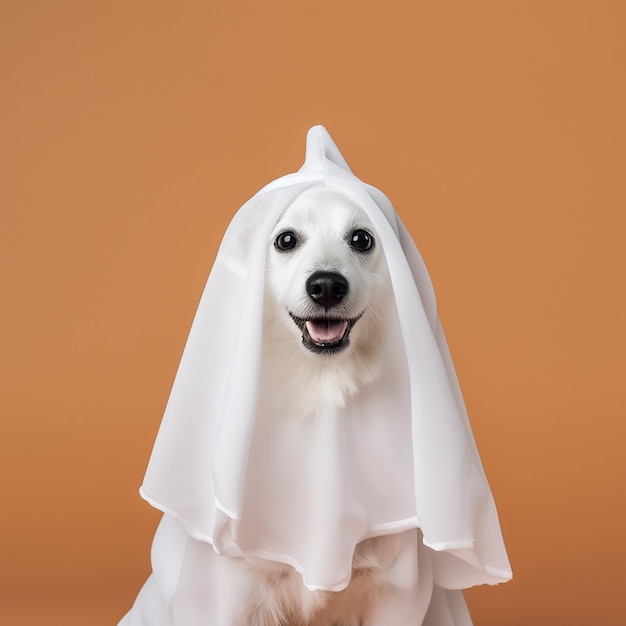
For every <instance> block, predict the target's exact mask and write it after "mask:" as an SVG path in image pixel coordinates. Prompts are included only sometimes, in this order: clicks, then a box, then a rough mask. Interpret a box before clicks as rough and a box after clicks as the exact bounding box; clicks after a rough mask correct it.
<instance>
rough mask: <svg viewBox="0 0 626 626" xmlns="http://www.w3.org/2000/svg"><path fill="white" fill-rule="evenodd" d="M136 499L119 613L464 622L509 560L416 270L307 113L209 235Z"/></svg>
mask: <svg viewBox="0 0 626 626" xmlns="http://www.w3.org/2000/svg"><path fill="white" fill-rule="evenodd" d="M305 184H306V185H307V186H306V189H305ZM304 189H305V190H304ZM294 194H295V195H294ZM141 495H142V496H143V497H144V498H145V499H146V500H147V501H148V502H149V503H150V504H151V505H152V506H154V507H155V508H156V509H158V510H160V511H162V512H163V517H162V518H161V522H160V524H159V528H158V529H157V531H156V533H155V537H154V541H153V543H152V570H153V571H152V574H151V575H150V576H149V577H148V579H147V581H146V582H145V584H144V586H143V587H142V589H141V591H140V592H139V594H138V596H137V598H136V600H135V602H134V604H133V607H132V608H131V610H130V611H129V612H128V613H127V614H126V615H125V616H124V617H123V618H122V621H121V622H120V623H119V626H174V625H177V626H180V625H184V626H205V625H207V624H211V625H214V626H391V625H393V626H406V625H408V624H416V625H417V624H420V625H422V626H471V623H472V621H471V617H470V615H469V612H468V610H467V606H466V604H465V601H464V599H463V593H462V590H463V589H465V588H467V587H472V586H474V585H477V584H485V583H488V584H497V583H500V582H504V581H506V580H509V579H510V577H511V570H510V565H509V562H508V558H507V556H506V550H505V548H504V544H503V541H502V535H501V532H500V530H499V523H498V518H497V512H496V509H495V504H494V502H493V497H492V495H491V492H490V490H489V486H488V483H487V481H486V478H485V476H484V472H483V470H482V466H481V463H480V458H479V456H478V453H477V450H476V446H475V443H474V441H473V437H472V434H471V428H470V425H469V421H468V417H467V413H466V411H465V407H464V405H463V400H462V397H461V393H460V388H459V386H458V380H457V378H456V374H455V372H454V366H453V364H452V361H451V357H450V354H449V350H448V347H447V343H446V341H445V337H444V335H443V332H442V329H441V326H440V321H439V317H438V315H437V308H436V301H435V297H434V291H433V288H432V284H431V281H430V279H429V277H428V272H427V270H426V268H425V265H424V263H423V261H422V259H421V257H420V254H419V251H418V250H417V248H416V247H415V244H414V242H413V241H412V239H411V237H410V235H409V233H408V231H407V230H406V228H405V227H404V226H403V224H402V222H401V220H400V218H399V216H398V215H397V214H396V213H395V211H394V210H393V207H392V206H391V203H390V202H389V200H388V199H387V198H386V197H385V196H384V194H382V192H380V191H378V190H377V189H375V188H373V187H371V186H369V185H366V184H365V183H363V182H361V181H360V180H359V179H358V178H356V177H355V176H354V175H353V174H352V172H351V170H350V168H349V166H348V165H347V163H346V161H345V159H343V157H342V155H341V153H340V152H339V150H338V148H337V146H336V145H335V144H334V142H333V141H332V139H331V138H330V136H329V135H328V132H327V131H326V130H325V129H324V128H323V127H321V126H315V127H313V128H311V129H310V130H309V133H308V134H307V146H306V158H305V162H304V164H303V166H302V168H300V169H299V170H298V172H296V173H294V174H289V175H287V176H285V177H281V178H279V179H277V180H275V181H272V182H271V183H270V184H269V185H267V186H266V187H264V188H263V189H261V190H260V191H259V192H258V193H257V194H255V196H253V197H252V198H251V199H250V201H249V202H247V203H245V204H244V205H243V206H242V207H241V209H240V210H239V211H238V212H237V214H236V215H235V217H234V218H233V221H232V222H231V225H229V228H228V229H227V231H226V233H225V235H224V239H223V241H222V245H221V246H220V249H219V251H218V254H217V257H216V260H215V263H214V265H213V269H212V270H211V274H210V276H209V279H208V281H207V285H206V287H205V290H204V293H203V295H202V298H201V300H200V303H199V305H198V309H197V313H196V316H195V318H194V322H193V325H192V328H191V330H190V333H189V339H188V341H187V345H186V347H185V350H184V353H183V356H182V358H181V363H180V366H179V369H178V373H177V375H176V379H175V381H174V385H173V387H172V392H171V394H170V398H169V400H168V404H167V407H166V410H165V414H164V416H163V420H162V422H161V427H160V429H159V433H158V435H157V438H156V441H155V444H154V447H153V450H152V454H151V457H150V462H149V464H148V468H147V471H146V475H145V477H144V481H143V484H142V487H141Z"/></svg>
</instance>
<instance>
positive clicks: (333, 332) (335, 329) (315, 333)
mask: <svg viewBox="0 0 626 626" xmlns="http://www.w3.org/2000/svg"><path fill="white" fill-rule="evenodd" d="M347 327H348V322H347V321H346V320H341V321H338V322H330V321H329V322H312V321H311V320H309V321H308V322H307V323H306V329H307V330H308V331H309V335H310V336H311V339H313V341H315V342H316V343H335V342H336V341H339V340H340V339H341V338H342V337H343V334H344V333H345V332H346V328H347Z"/></svg>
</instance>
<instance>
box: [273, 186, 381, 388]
mask: <svg viewBox="0 0 626 626" xmlns="http://www.w3.org/2000/svg"><path fill="white" fill-rule="evenodd" d="M389 298H390V294H389V275H388V271H387V266H386V263H385V257H384V254H383V250H382V247H381V246H380V245H379V243H378V240H377V235H376V232H375V230H374V228H373V226H372V224H371V222H370V220H369V219H368V217H367V215H366V213H365V211H364V210H363V209H362V208H361V207H359V206H358V205H356V204H355V203H354V202H353V201H351V200H350V199H349V198H347V197H346V196H344V195H343V194H340V193H339V192H337V191H335V190H333V189H330V188H326V187H320V188H313V189H310V190H308V191H306V192H304V193H302V194H301V195H300V196H298V197H297V198H296V199H295V200H294V201H293V202H292V203H291V204H290V205H289V207H288V208H287V209H286V210H285V211H284V213H283V214H282V216H281V217H280V219H279V221H278V223H277V224H276V226H275V228H274V230H273V231H272V235H271V239H270V241H269V242H268V261H267V276H266V301H267V306H266V322H268V323H269V324H270V325H271V326H272V331H271V332H272V335H273V338H274V340H275V344H276V343H278V344H280V345H281V346H282V347H283V348H284V350H283V358H288V357H295V361H297V362H298V363H302V362H303V360H305V362H307V363H308V365H307V367H308V372H309V373H310V372H313V371H316V372H319V371H321V370H324V369H326V370H327V371H332V373H333V374H332V375H333V376H335V378H336V379H339V380H338V381H337V382H338V383H339V384H341V383H342V381H345V383H346V385H347V386H348V387H350V388H351V389H356V388H357V387H358V386H359V385H360V384H362V383H363V382H368V381H369V380H371V379H372V378H373V377H374V372H375V371H377V355H378V353H379V352H380V347H381V342H382V341H383V337H384V326H385V323H386V320H385V318H386V316H385V312H386V310H387V308H388V306H389V302H388V300H389ZM311 360H314V361H315V364H311ZM359 381H360V382H359ZM344 386H345V385H344Z"/></svg>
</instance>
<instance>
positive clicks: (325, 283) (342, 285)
mask: <svg viewBox="0 0 626 626" xmlns="http://www.w3.org/2000/svg"><path fill="white" fill-rule="evenodd" d="M306 292H307V293H308V294H309V296H310V297H311V299H312V300H313V301H314V302H316V303H317V304H319V305H321V306H324V307H330V306H335V305H336V304H339V303H340V302H341V300H342V299H343V297H344V296H345V295H346V294H347V293H348V281H347V280H346V279H345V278H344V277H343V276H342V275H341V274H336V273H335V272H315V274H311V276H310V277H309V280H307V281H306Z"/></svg>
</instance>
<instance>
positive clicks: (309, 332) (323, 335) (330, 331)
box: [289, 313, 362, 354]
mask: <svg viewBox="0 0 626 626" xmlns="http://www.w3.org/2000/svg"><path fill="white" fill-rule="evenodd" d="M361 315H362V314H361ZM361 315H358V316H357V317H353V318H351V319H341V318H335V317H310V318H303V317H297V316H296V315H294V314H293V313H289V316H290V317H291V319H292V320H293V321H294V322H295V324H296V326H297V327H298V328H299V329H300V331H301V332H302V344H303V345H304V347H305V348H307V349H308V350H310V351H311V352H315V353H317V354H333V353H335V352H339V351H340V350H343V349H344V348H347V347H348V346H349V345H350V331H351V330H352V328H353V326H354V325H355V324H356V323H357V321H358V320H359V318H360V317H361Z"/></svg>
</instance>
